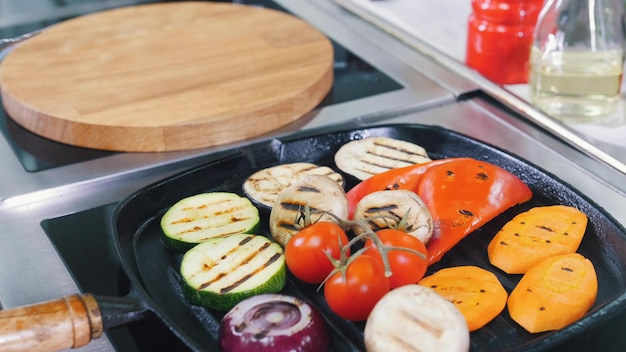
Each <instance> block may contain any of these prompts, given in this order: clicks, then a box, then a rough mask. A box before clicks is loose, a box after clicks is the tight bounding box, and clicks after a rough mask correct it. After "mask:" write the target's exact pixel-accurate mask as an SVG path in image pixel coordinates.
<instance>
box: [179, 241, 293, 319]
mask: <svg viewBox="0 0 626 352" xmlns="http://www.w3.org/2000/svg"><path fill="white" fill-rule="evenodd" d="M286 270H287V269H286V265H285V256H284V253H283V249H282V248H281V247H280V246H279V245H278V243H275V242H272V241H271V240H270V239H269V238H267V237H265V236H262V235H254V234H238V235H231V236H228V237H220V238H212V239H209V240H207V241H205V242H203V243H201V244H199V245H197V246H195V247H193V248H192V249H190V250H189V251H188V252H187V253H185V255H184V256H183V260H182V262H181V264H180V273H181V275H182V279H183V280H182V281H183V292H184V294H185V296H186V297H187V299H189V301H190V302H192V303H193V304H196V305H200V306H205V307H208V308H211V309H215V310H219V311H227V310H229V309H231V308H232V307H234V306H235V305H236V304H237V303H239V302H240V301H242V300H244V299H246V298H248V297H251V296H254V295H258V294H263V293H277V292H279V291H280V290H281V289H282V288H283V287H284V286H285V280H286Z"/></svg>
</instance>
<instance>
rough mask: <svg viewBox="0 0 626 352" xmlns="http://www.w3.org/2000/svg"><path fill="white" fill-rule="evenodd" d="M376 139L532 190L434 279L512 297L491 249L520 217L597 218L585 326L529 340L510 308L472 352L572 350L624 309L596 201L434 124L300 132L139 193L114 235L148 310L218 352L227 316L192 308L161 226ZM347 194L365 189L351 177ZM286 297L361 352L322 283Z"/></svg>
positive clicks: (477, 335) (624, 255)
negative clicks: (217, 196) (552, 213)
mask: <svg viewBox="0 0 626 352" xmlns="http://www.w3.org/2000/svg"><path fill="white" fill-rule="evenodd" d="M371 136H388V137H393V138H397V139H402V140H407V141H412V142H415V143H417V144H420V145H422V146H423V147H424V148H426V150H427V151H428V153H429V155H430V156H431V158H432V159H439V158H447V157H472V158H475V159H480V160H484V161H488V162H491V163H493V164H496V165H499V166H501V167H503V168H504V169H507V170H509V171H510V172H512V173H514V174H515V175H517V176H518V177H520V178H521V179H522V180H523V181H524V182H526V183H527V184H528V185H529V186H530V188H531V189H532V191H533V198H532V199H531V200H530V201H529V202H527V203H525V204H521V205H519V206H517V207H515V208H512V209H510V210H508V211H506V212H505V213H503V214H501V215H500V216H498V217H497V218H495V219H494V220H492V221H491V222H489V223H487V224H485V225H484V226H483V227H482V228H480V229H478V230H477V231H475V232H474V233H472V234H470V235H469V236H468V237H466V238H465V239H464V240H462V241H461V243H459V244H458V245H457V246H456V247H455V248H454V249H452V250H451V251H450V252H448V253H447V254H446V255H445V256H444V257H443V259H442V260H441V261H440V262H438V263H436V264H434V265H432V266H431V267H430V268H429V271H428V273H432V272H434V271H436V270H438V269H440V268H444V267H449V266H456V265H468V264H471V265H477V266H479V267H482V268H486V269H488V270H490V271H492V272H493V273H495V274H496V275H497V276H498V278H499V279H500V281H501V282H502V284H503V285H504V287H505V288H506V289H507V291H508V292H509V293H510V292H511V290H512V289H513V287H514V286H515V284H516V283H517V281H518V280H519V279H520V278H521V275H507V274H504V273H503V272H501V271H499V270H498V269H497V268H495V267H493V266H492V265H491V264H490V263H489V261H488V258H487V250H486V248H487V244H488V243H489V241H490V240H491V238H492V237H493V235H494V234H495V233H496V232H497V231H498V230H499V229H500V228H501V227H502V226H503V225H504V224H505V223H506V222H507V221H508V220H510V219H511V218H512V217H513V216H515V215H516V214H518V213H520V212H522V211H525V210H527V209H530V208H531V207H534V206H542V205H553V204H564V205H570V206H574V207H576V208H578V209H580V210H581V211H583V212H584V213H585V214H587V216H588V217H589V225H588V228H587V232H586V233H585V237H584V239H583V241H582V244H581V246H580V248H579V252H580V253H581V254H583V255H584V256H586V257H587V258H589V259H590V260H591V261H592V262H593V264H594V266H595V268H596V271H597V274H598V281H599V291H598V297H597V300H596V303H595V305H594V306H593V308H592V309H591V311H590V312H589V313H588V314H587V315H586V317H585V318H583V319H582V320H580V321H579V322H577V323H575V324H573V325H571V326H569V327H567V328H564V329H562V330H559V331H555V332H548V333H541V334H530V333H527V332H526V331H525V330H524V329H523V328H521V327H520V326H518V325H517V324H516V323H515V322H513V321H512V320H511V318H510V317H509V316H508V313H507V311H506V309H505V310H504V312H503V313H502V314H500V316H498V317H497V318H496V319H495V320H494V321H492V322H491V323H489V324H488V325H487V326H485V327H484V328H482V329H480V330H478V331H475V332H473V333H472V334H471V350H472V351H494V350H497V351H544V350H551V349H554V348H557V347H559V346H562V344H563V343H565V342H568V343H572V342H573V341H575V340H576V339H580V338H582V336H584V333H586V332H589V331H591V330H592V329H596V328H599V327H601V326H602V324H603V323H604V322H605V321H606V320H608V319H609V318H611V317H613V316H615V315H617V314H618V313H620V312H621V311H622V310H623V308H624V299H625V292H626V290H625V279H626V231H625V229H624V228H623V227H622V226H621V225H619V223H618V222H617V221H616V220H615V219H613V218H612V217H611V216H610V215H608V214H607V213H606V212H605V211H603V209H601V208H599V207H598V206H597V205H596V204H594V202H593V201H592V200H590V199H588V198H586V197H585V196H584V195H582V194H580V193H579V192H578V191H576V190H574V189H573V188H572V187H571V186H569V185H567V184H565V183H564V182H562V181H560V180H559V179H557V178H556V177H555V176H554V175H551V174H549V173H547V172H545V171H543V170H541V169H539V168H537V167H536V166H534V165H532V164H530V163H529V162H527V161H525V160H522V159H520V158H519V157H516V156H514V155H511V154H509V153H507V152H505V151H503V150H500V149H498V148H495V147H493V146H490V145H487V144H485V143H482V142H479V141H477V140H474V139H472V138H469V137H467V136H464V135H462V134H459V133H456V132H453V131H450V130H447V129H444V128H439V127H433V126H423V125H412V124H411V125H406V124H403V125H383V126H376V127H370V128H362V129H356V130H343V131H337V132H331V133H324V134H317V135H316V134H312V133H301V134H297V135H295V136H293V137H290V138H285V139H280V140H278V139H275V140H271V141H269V142H264V143H260V144H255V145H251V146H248V147H244V148H240V149H235V150H231V151H227V152H224V153H220V154H219V155H217V156H215V159H213V160H212V161H210V162H207V163H206V164H204V165H201V166H199V167H196V168H193V169H190V170H188V171H185V172H183V173H180V174H178V175H175V176H173V177H170V178H167V179H164V180H162V181H160V182H158V183H155V184H153V185H151V186H148V187H146V188H144V189H142V190H139V191H138V192H136V193H134V194H132V195H131V196H129V197H128V198H127V199H125V200H124V201H123V202H121V203H120V204H119V205H118V207H117V208H116V211H115V214H114V216H113V218H112V223H111V225H112V229H111V230H112V231H111V234H112V236H113V238H114V240H115V241H116V244H117V249H118V250H119V255H120V259H121V262H122V266H123V267H124V268H125V270H126V272H127V274H128V276H129V278H130V280H131V282H133V283H134V284H135V286H136V287H135V290H136V291H137V292H138V295H139V296H140V297H141V299H142V300H144V301H145V303H146V304H147V306H148V307H150V310H152V312H153V313H154V314H155V315H156V316H157V317H158V318H159V319H161V320H163V321H164V322H165V324H166V325H167V326H168V327H169V328H170V329H171V330H172V331H173V332H174V333H175V334H176V335H177V336H178V337H179V338H180V339H181V340H182V341H183V342H185V344H186V345H187V346H189V348H190V349H192V350H198V351H200V350H203V351H217V350H218V349H219V348H218V342H217V334H218V328H219V320H220V319H221V317H222V316H223V314H224V313H220V312H216V311H212V310H210V309H206V308H202V307H198V306H194V305H191V304H189V303H188V302H187V301H186V299H185V298H184V297H183V295H182V291H181V287H180V282H179V275H178V268H179V264H180V260H181V258H182V255H180V254H173V253H170V252H168V251H167V250H166V249H165V247H164V246H163V244H162V243H161V235H162V234H161V230H160V225H159V222H160V218H161V216H162V215H163V213H164V212H165V211H166V210H167V209H168V208H169V207H170V206H171V205H173V204H174V203H175V202H177V201H178V200H180V199H182V198H184V197H187V196H191V195H194V194H198V193H202V192H213V191H228V192H235V193H238V194H240V195H244V194H243V190H242V184H243V182H244V180H245V179H246V178H247V177H248V176H249V175H251V174H252V173H254V172H255V171H258V170H260V169H263V168H266V167H270V166H275V165H278V164H283V163H291V162H302V161H306V162H312V163H316V164H319V165H327V166H330V167H333V168H334V169H335V170H337V171H339V170H338V169H337V168H336V166H335V164H334V161H333V157H334V154H335V152H336V151H337V150H338V148H339V147H341V146H342V145H343V144H345V143H347V142H349V141H351V140H354V139H360V138H366V137H371ZM344 176H345V177H346V180H347V189H349V188H350V187H352V186H354V185H355V184H356V183H357V182H358V181H357V180H356V179H354V178H353V177H351V176H348V175H344ZM260 211H261V216H262V221H263V229H262V233H263V234H264V235H268V236H269V230H268V224H267V222H268V216H269V209H266V208H260ZM283 293H286V294H290V295H295V296H298V297H301V298H304V299H306V300H308V301H309V302H311V303H312V304H313V305H314V306H315V307H316V308H317V309H318V310H319V311H320V312H322V314H323V315H324V316H325V318H326V319H327V322H328V324H329V326H330V330H331V331H332V337H333V341H332V350H333V351H363V350H364V345H363V327H364V323H353V322H349V321H345V320H343V319H341V318H338V317H337V316H335V315H334V314H333V313H332V312H330V310H329V308H328V307H327V305H326V303H325V302H324V299H323V295H322V293H321V292H317V291H316V286H315V285H308V284H304V283H301V282H299V281H297V280H296V279H294V278H293V277H291V276H288V283H287V285H286V287H285V289H284V290H283Z"/></svg>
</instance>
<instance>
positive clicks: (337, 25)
mask: <svg viewBox="0 0 626 352" xmlns="http://www.w3.org/2000/svg"><path fill="white" fill-rule="evenodd" d="M276 2H277V3H278V4H280V5H282V6H284V7H286V8H287V9H289V10H290V11H291V12H293V13H294V14H295V15H297V16H300V17H302V18H303V19H305V20H306V21H308V22H310V23H311V24H312V25H314V26H316V27H317V28H319V29H320V30H321V31H323V32H324V33H325V34H326V35H328V36H329V37H330V38H331V39H332V40H334V41H336V42H337V43H338V44H340V45H342V46H343V47H345V48H347V49H349V50H350V51H351V52H353V53H354V54H355V55H358V56H359V57H362V58H363V59H364V60H366V61H367V62H368V63H369V64H371V65H373V66H375V67H376V68H378V69H379V70H381V71H382V72H384V73H385V74H387V75H388V76H390V77H391V78H393V79H394V80H396V81H397V82H399V83H400V84H401V85H402V87H403V88H402V89H400V90H396V91H392V92H387V93H383V94H379V95H375V96H369V97H365V98H360V99H355V100H352V101H347V102H343V103H340V104H333V105H330V106H327V107H324V108H322V109H317V110H315V111H313V112H312V113H311V114H309V115H308V116H305V117H304V118H303V119H302V120H301V121H298V122H297V123H295V124H292V125H289V126H286V127H285V128H283V129H280V130H278V131H275V132H273V133H271V134H269V135H265V136H260V137H259V138H257V139H254V140H250V141H245V142H242V143H234V144H231V145H224V146H220V147H215V148H208V149H203V150H194V151H185V152H175V153H112V154H106V155H103V156H99V157H96V158H93V159H90V160H86V161H81V162H75V163H71V164H68V165H63V166H59V167H53V168H49V169H45V170H42V171H36V172H32V171H26V170H25V168H24V166H23V165H22V164H21V163H20V161H19V160H18V158H17V157H16V155H15V152H14V147H13V145H12V143H13V141H11V138H7V137H6V136H5V137H4V138H2V139H0V161H1V162H2V165H3V167H2V168H1V169H0V179H1V180H3V182H2V183H1V184H0V201H1V202H0V240H2V243H3V246H2V248H1V249H0V265H1V266H2V268H3V269H2V270H1V271H0V282H2V283H3V284H2V285H0V307H3V308H11V307H17V306H22V305H26V304H30V303H35V302H41V301H44V300H48V299H54V298H58V297H60V296H63V295H68V294H73V293H76V292H79V291H80V288H79V285H78V284H77V282H76V281H75V280H74V277H73V274H72V273H71V272H70V270H68V268H67V267H66V265H65V262H64V259H63V258H62V257H60V256H59V255H58V253H57V251H56V249H55V247H54V245H53V243H52V242H51V241H50V239H49V238H48V237H47V235H46V233H45V232H44V230H43V229H42V226H41V222H43V221H46V220H47V219H54V218H58V217H62V216H67V215H70V214H74V213H77V212H81V211H84V210H88V209H94V208H98V207H101V206H103V205H107V204H115V203H117V202H119V201H121V200H123V199H124V198H125V197H127V196H128V195H130V194H131V193H132V192H134V191H135V190H137V189H140V188H142V187H145V186H146V185H149V184H151V183H153V182H155V181H157V180H159V179H162V178H164V177H167V176H170V175H172V174H174V173H177V172H180V171H181V170H184V169H186V168H189V167H192V166H195V165H199V164H201V163H203V162H205V161H207V160H210V159H212V158H214V157H215V155H216V154H219V153H221V152H223V151H225V150H228V149H231V148H238V147H242V146H244V145H246V144H249V143H253V142H256V141H264V140H269V139H272V138H280V137H282V136H288V135H290V134H292V133H294V132H297V131H304V130H308V131H318V132H319V133H324V131H328V130H331V129H336V128H358V127H362V126H370V125H375V124H382V123H396V122H397V123H407V122H408V123H420V124H427V125H437V126H442V127H445V128H449V129H452V130H455V131H458V132H461V133H463V134H467V135H469V136H471V137H474V138H477V139H478V140H481V141H484V142H487V143H490V144H493V145H495V146H497V147H500V148H503V149H505V150H507V151H509V152H511V153H514V154H516V155H519V156H520V157H522V158H524V159H526V160H529V161H530V162H532V163H534V164H536V165H538V166H539V167H541V168H544V169H545V170H547V171H548V172H551V173H553V174H554V175H556V176H557V177H559V178H561V179H562V180H563V181H565V182H567V183H568V184H570V185H571V186H572V187H574V188H576V189H578V190H580V191H581V192H582V193H584V194H585V195H586V196H588V197H589V198H591V199H593V200H594V201H596V202H597V203H598V204H599V205H600V206H601V207H602V208H604V209H606V211H607V212H608V213H610V214H611V215H612V216H614V217H615V219H616V220H617V221H619V222H620V223H621V224H626V213H624V212H623V211H622V209H623V204H626V203H625V202H626V175H625V174H624V173H623V172H621V171H620V170H618V169H616V168H615V167H613V166H611V165H609V164H607V163H606V162H605V160H602V159H601V158H598V157H597V156H596V155H595V154H594V153H589V151H588V150H584V148H579V146H576V145H573V144H572V143H571V141H569V140H567V139H563V138H562V136H560V135H559V134H555V133H553V131H551V129H546V128H544V126H542V124H541V123H537V122H536V121H534V120H533V119H532V117H531V118H529V117H527V116H525V115H524V114H523V113H524V112H525V111H526V110H525V109H521V108H519V107H522V106H523V105H522V104H521V103H522V102H518V101H514V102H515V104H513V105H511V104H506V103H503V102H501V101H498V100H497V99H498V98H499V97H501V96H502V95H503V94H504V95H506V94H508V93H506V92H504V91H501V90H500V89H501V87H499V88H498V89H496V87H493V86H491V85H489V84H488V82H483V81H482V80H481V79H480V78H475V76H473V75H471V74H466V72H464V71H463V72H461V73H459V72H458V71H457V70H461V69H459V68H458V67H456V66H455V69H451V68H450V67H451V65H450V64H449V62H448V60H449V59H450V57H443V56H441V57H440V56H437V55H438V54H437V50H433V48H432V47H429V46H427V45H425V44H423V43H422V44H420V46H419V48H417V49H420V48H421V51H420V50H417V49H416V44H415V43H409V42H407V41H403V40H398V38H397V36H396V35H395V34H393V33H390V31H388V30H383V29H381V28H380V27H378V26H375V25H372V23H371V22H369V21H368V20H364V19H363V18H361V17H360V16H356V15H354V13H353V12H350V11H347V10H346V9H345V8H343V7H341V6H339V5H338V4H337V3H336V2H335V1H334V0H317V1H307V0H277V1H276ZM433 3H435V2H433ZM38 20H39V19H38ZM49 20H50V19H49ZM442 22H445V21H442ZM0 24H1V23H0ZM13 25H14V24H11V28H13ZM44 25H45V21H44V23H42V24H41V26H44ZM32 26H33V25H32V24H30V25H22V28H27V27H28V28H32ZM7 28H8V27H7ZM0 30H2V27H1V26H0ZM31 30H32V29H31ZM15 34H19V33H15ZM421 45H424V46H421ZM457 49H458V48H457ZM435 56H436V57H435ZM461 71H462V70H461ZM485 87H486V88H485ZM494 92H495V94H494ZM506 97H508V95H506ZM518 104H519V105H518ZM89 232H90V229H89V228H88V227H87V228H85V235H86V236H88V235H89ZM42 283H45V284H42ZM597 339H600V338H598V337H596V340H592V341H598V340H597ZM619 343H621V344H622V345H621V346H622V347H624V348H626V341H620V342H619ZM79 350H81V351H82V350H84V351H113V350H115V349H114V347H113V344H112V343H111V341H110V340H109V339H108V337H107V336H103V337H102V338H100V339H98V340H96V341H93V342H92V343H91V344H90V345H89V346H87V347H84V348H81V349H79Z"/></svg>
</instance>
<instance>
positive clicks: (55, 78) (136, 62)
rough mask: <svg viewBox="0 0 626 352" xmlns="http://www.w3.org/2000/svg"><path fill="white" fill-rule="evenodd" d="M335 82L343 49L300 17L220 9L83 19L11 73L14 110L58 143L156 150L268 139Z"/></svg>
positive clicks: (53, 30) (6, 97)
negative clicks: (337, 54)
mask: <svg viewBox="0 0 626 352" xmlns="http://www.w3.org/2000/svg"><path fill="white" fill-rule="evenodd" d="M332 81H333V48H332V44H331V43H330V41H329V40H328V38H326V37H325V36H324V35H323V34H322V33H320V32H319V31H318V30H316V29H315V28H313V27H312V26H310V25H308V24H307V23H305V22H303V21H302V20H300V19H298V18H296V17H294V16H291V15H289V14H286V13H283V12H280V11H276V10H271V9H264V8H260V7H252V6H245V5H233V4H228V3H214V2H172V3H160V4H150V5H140V6H131V7H125V8H120V9H115V10H109V11H104V12H100V13H96V14H92V15H86V16H82V17H77V18H74V19H71V20H68V21H65V22H61V23H59V24H57V25H55V26H52V27H49V28H47V29H45V30H44V32H43V33H42V34H40V35H38V36H36V37H34V38H31V39H28V40H27V41H26V42H24V43H22V44H20V45H19V46H17V47H16V48H15V49H14V50H13V51H12V52H10V53H9V54H8V55H7V56H6V58H5V59H4V61H3V62H2V64H1V65H0V88H1V93H2V99H3V104H4V107H5V110H6V111H7V113H8V114H9V115H10V116H11V117H12V118H13V119H14V120H15V121H16V122H17V123H18V124H20V125H21V126H23V127H24V128H26V129H27V130H29V131H32V132H33V133H36V134H38V135H41V136H44V137H47V138H50V139H52V140H56V141H59V142H63V143H67V144H71V145H76V146H81V147H87V148H94V149H104V150H115V151H133V152H152V151H174V150H185V149H194V148H200V147H209V146H215V145H220V144H225V143H229V142H235V141H241V140H244V139H247V138H251V137H255V136H259V135H261V134H264V133H267V132H269V131H272V130H275V129H277V128H279V127H281V126H284V125H286V124H288V123H290V122H293V121H295V120H297V119H299V118H301V117H302V116H303V115H305V114H306V113H307V112H309V111H311V110H312V109H313V108H314V107H315V106H316V105H317V104H318V103H319V102H320V101H321V100H322V99H323V98H324V97H325V96H326V95H327V93H328V91H329V90H330V88H331V86H332Z"/></svg>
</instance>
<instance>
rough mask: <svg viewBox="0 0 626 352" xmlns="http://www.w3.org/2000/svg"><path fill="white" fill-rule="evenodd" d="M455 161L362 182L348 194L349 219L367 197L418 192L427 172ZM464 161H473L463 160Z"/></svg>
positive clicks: (396, 171)
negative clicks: (402, 190)
mask: <svg viewBox="0 0 626 352" xmlns="http://www.w3.org/2000/svg"><path fill="white" fill-rule="evenodd" d="M453 160H456V159H454V158H450V159H438V160H433V161H430V162H427V163H423V164H415V165H411V166H405V167H401V168H397V169H391V170H389V171H385V172H383V173H380V174H377V175H374V176H372V177H370V178H368V179H365V180H363V181H361V182H360V183H359V184H357V185H356V186H354V187H352V188H351V189H350V190H349V191H348V192H347V193H346V196H347V198H348V217H349V218H350V219H352V216H353V215H354V208H356V205H357V203H359V201H360V200H361V199H363V197H365V196H366V195H368V194H370V193H373V192H377V191H385V190H398V189H404V190H409V191H416V190H417V185H418V184H419V181H420V179H421V177H422V175H423V174H424V172H426V170H428V169H429V168H430V167H432V166H435V165H440V164H445V163H448V162H451V161H453ZM463 160H472V159H469V158H463Z"/></svg>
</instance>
